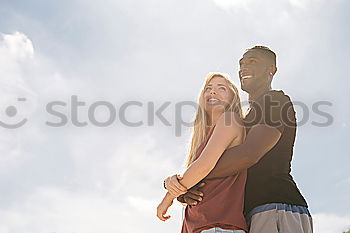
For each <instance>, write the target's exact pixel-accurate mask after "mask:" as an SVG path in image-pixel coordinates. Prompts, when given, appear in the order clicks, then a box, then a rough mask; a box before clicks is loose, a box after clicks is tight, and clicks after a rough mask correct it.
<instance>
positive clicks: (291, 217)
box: [165, 46, 313, 233]
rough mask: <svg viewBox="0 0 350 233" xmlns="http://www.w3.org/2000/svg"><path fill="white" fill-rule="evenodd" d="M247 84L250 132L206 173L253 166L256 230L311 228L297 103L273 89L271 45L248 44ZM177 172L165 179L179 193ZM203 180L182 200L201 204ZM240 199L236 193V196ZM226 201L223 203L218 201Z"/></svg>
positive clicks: (243, 69) (249, 201)
mask: <svg viewBox="0 0 350 233" xmlns="http://www.w3.org/2000/svg"><path fill="white" fill-rule="evenodd" d="M239 66H240V70H239V78H240V82H241V88H242V90H243V91H245V92H247V93H248V94H249V102H250V110H249V112H248V114H247V115H246V116H245V118H244V124H245V127H246V130H247V137H246V140H245V142H244V143H243V144H241V145H239V146H236V147H233V148H230V149H228V150H226V151H225V152H224V153H223V154H222V156H221V158H220V160H219V161H218V163H217V164H216V166H215V168H214V169H213V170H212V171H211V173H210V174H209V175H208V176H207V177H206V179H213V178H221V177H226V176H231V175H233V174H235V173H237V172H238V171H240V170H242V169H247V168H248V176H247V182H246V189H245V206H244V210H245V211H244V212H245V215H246V218H247V222H248V224H249V226H250V230H249V232H250V233H279V232H283V233H311V232H312V231H313V228H312V218H311V215H310V213H309V211H308V209H307V203H306V201H305V199H304V198H303V196H302V195H301V193H300V191H299V189H298V188H297V185H296V183H295V182H294V180H293V178H292V176H291V174H290V172H291V160H292V156H293V147H294V141H295V135H296V118H295V111H294V108H293V104H292V102H291V100H290V98H289V97H288V96H287V95H285V94H284V92H283V91H276V90H272V89H271V82H272V79H273V76H274V75H275V73H276V71H277V68H276V55H275V53H274V52H273V51H271V50H270V49H269V48H267V47H265V46H255V47H253V48H250V49H248V50H247V51H246V52H245V53H244V55H243V57H242V58H241V59H240V61H239ZM178 179H179V177H177V176H176V175H174V176H172V177H169V178H167V179H166V180H165V187H166V188H167V189H168V190H169V192H170V190H171V192H173V193H175V194H176V193H177V194H180V193H183V191H184V188H183V187H181V185H180V183H179V182H178ZM203 185H205V180H204V183H200V184H198V185H197V186H195V187H193V188H192V189H190V190H188V192H187V193H185V194H184V195H182V196H180V197H179V200H180V201H182V202H186V203H187V204H189V205H196V204H198V202H200V201H201V200H202V198H205V196H202V195H203V194H202V193H201V192H200V187H201V186H203ZM232 200H234V197H232ZM218 205H220V203H218Z"/></svg>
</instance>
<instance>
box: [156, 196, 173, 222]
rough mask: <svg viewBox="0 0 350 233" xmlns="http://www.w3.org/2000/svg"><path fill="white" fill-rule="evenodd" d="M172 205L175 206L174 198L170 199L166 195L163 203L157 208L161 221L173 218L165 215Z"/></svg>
mask: <svg viewBox="0 0 350 233" xmlns="http://www.w3.org/2000/svg"><path fill="white" fill-rule="evenodd" d="M172 204H173V198H169V197H168V195H166V196H165V197H164V199H163V200H162V202H161V203H160V204H159V205H158V207H157V217H158V218H159V219H160V220H162V221H166V220H168V219H169V218H170V217H171V216H170V215H167V216H165V214H166V212H167V211H168V208H169V207H170V206H171V205H172Z"/></svg>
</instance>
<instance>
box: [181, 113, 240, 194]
mask: <svg viewBox="0 0 350 233" xmlns="http://www.w3.org/2000/svg"><path fill="white" fill-rule="evenodd" d="M225 119H226V122H225ZM227 119H228V120H230V124H227ZM239 121H240V119H239V117H238V116H237V115H236V114H235V113H233V112H225V113H223V114H222V116H221V117H220V118H219V120H218V122H217V123H216V126H215V128H214V131H213V134H212V135H211V137H210V139H209V141H208V143H207V145H206V146H205V148H204V150H203V151H202V153H201V155H200V156H199V157H198V159H197V160H195V161H194V162H193V163H192V164H191V165H190V166H189V167H188V168H187V170H186V171H185V173H184V174H183V177H182V179H181V180H180V184H181V185H183V186H184V187H186V188H187V189H189V188H191V187H192V186H194V185H196V184H197V183H198V182H199V181H201V180H202V179H203V178H205V177H206V176H207V175H208V174H209V172H210V171H211V170H212V169H213V168H214V167H215V164H216V163H217V161H218V160H219V158H220V156H221V155H222V153H223V152H224V151H225V149H226V148H227V147H228V146H229V145H230V144H231V143H232V141H233V140H242V137H243V132H244V128H243V126H242V124H241V122H239Z"/></svg>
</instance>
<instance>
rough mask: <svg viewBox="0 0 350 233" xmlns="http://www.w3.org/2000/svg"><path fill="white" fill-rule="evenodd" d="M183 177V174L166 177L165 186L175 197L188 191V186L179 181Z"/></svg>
mask: <svg viewBox="0 0 350 233" xmlns="http://www.w3.org/2000/svg"><path fill="white" fill-rule="evenodd" d="M181 179H182V176H181V175H173V176H169V177H168V178H166V179H165V187H166V189H167V190H168V192H169V193H170V194H171V195H172V196H174V197H178V196H180V195H182V194H184V193H186V192H187V189H186V187H184V186H182V185H181V184H180V182H179V180H181Z"/></svg>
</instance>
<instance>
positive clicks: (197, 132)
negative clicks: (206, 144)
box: [185, 72, 242, 168]
mask: <svg viewBox="0 0 350 233" xmlns="http://www.w3.org/2000/svg"><path fill="white" fill-rule="evenodd" d="M215 77H221V78H224V79H225V81H226V83H227V85H228V87H229V90H230V91H231V93H232V96H233V98H232V100H231V103H229V105H228V106H227V107H226V109H225V111H226V112H228V111H229V112H235V113H237V114H238V116H239V117H240V118H242V109H241V101H240V98H239V94H238V89H237V87H236V86H235V85H234V84H233V83H232V82H231V80H230V79H229V76H228V75H226V74H223V73H219V72H212V73H209V74H208V75H207V76H206V77H205V82H204V84H203V87H202V89H201V91H200V94H199V97H198V107H197V112H196V115H195V120H194V123H193V128H192V129H193V131H192V138H191V144H190V149H189V153H188V156H187V158H186V163H185V167H186V168H187V167H189V166H190V165H191V163H192V162H193V161H194V159H195V157H196V150H197V149H198V147H199V146H200V144H201V143H202V142H203V141H204V139H205V138H206V136H207V131H206V128H207V125H208V116H207V114H206V112H205V99H204V96H203V95H204V91H205V88H206V86H207V85H208V83H209V82H210V81H211V80H212V79H213V78H215Z"/></svg>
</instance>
